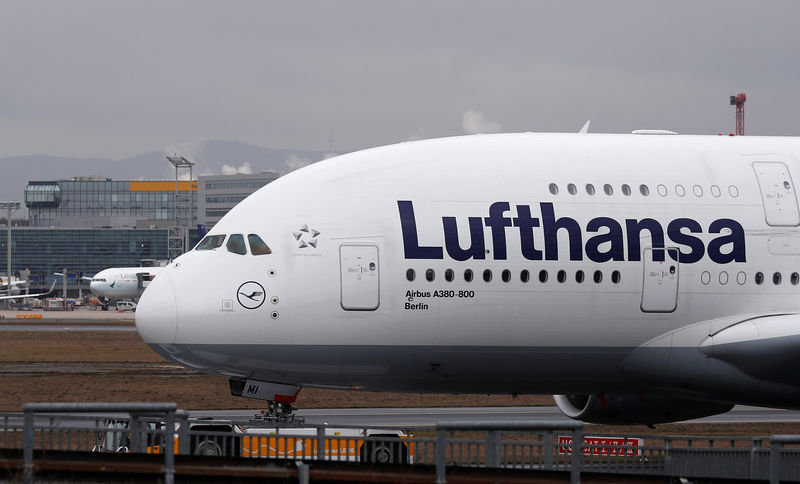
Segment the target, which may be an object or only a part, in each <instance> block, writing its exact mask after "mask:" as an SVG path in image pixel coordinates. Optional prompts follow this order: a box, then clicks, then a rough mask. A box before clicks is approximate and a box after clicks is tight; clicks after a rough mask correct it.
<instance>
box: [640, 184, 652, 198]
mask: <svg viewBox="0 0 800 484" xmlns="http://www.w3.org/2000/svg"><path fill="white" fill-rule="evenodd" d="M639 192H640V193H641V194H642V195H644V196H645V197H646V196H648V195H650V188H648V187H647V185H644V184H642V185H639Z"/></svg>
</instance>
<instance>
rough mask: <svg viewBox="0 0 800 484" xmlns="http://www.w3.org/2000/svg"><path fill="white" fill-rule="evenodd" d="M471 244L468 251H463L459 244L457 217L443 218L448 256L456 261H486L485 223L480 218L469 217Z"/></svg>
mask: <svg viewBox="0 0 800 484" xmlns="http://www.w3.org/2000/svg"><path fill="white" fill-rule="evenodd" d="M468 220H469V237H470V244H469V247H468V248H467V249H462V248H461V244H459V243H458V225H457V224H456V218H455V217H442V224H443V225H444V243H445V246H447V255H449V256H450V257H451V258H452V259H454V260H467V259H470V258H474V259H485V258H486V246H485V245H484V244H485V243H484V240H483V223H482V222H483V221H482V220H481V218H480V217H469V219H468Z"/></svg>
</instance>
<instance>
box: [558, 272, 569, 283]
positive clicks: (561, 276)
mask: <svg viewBox="0 0 800 484" xmlns="http://www.w3.org/2000/svg"><path fill="white" fill-rule="evenodd" d="M556 278H557V279H558V282H566V280H567V271H558V274H557V275H556Z"/></svg>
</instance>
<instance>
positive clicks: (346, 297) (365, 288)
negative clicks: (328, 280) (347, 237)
mask: <svg viewBox="0 0 800 484" xmlns="http://www.w3.org/2000/svg"><path fill="white" fill-rule="evenodd" d="M339 266H340V273H341V288H342V299H341V305H342V309H345V310H347V311H373V310H375V309H378V306H379V305H380V296H381V294H380V277H379V272H380V271H379V261H378V247H376V246H374V245H368V244H342V245H340V246H339Z"/></svg>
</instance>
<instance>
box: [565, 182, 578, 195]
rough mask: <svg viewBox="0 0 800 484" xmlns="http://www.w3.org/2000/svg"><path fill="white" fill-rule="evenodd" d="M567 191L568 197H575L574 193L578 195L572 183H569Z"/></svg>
mask: <svg viewBox="0 0 800 484" xmlns="http://www.w3.org/2000/svg"><path fill="white" fill-rule="evenodd" d="M567 191H568V192H569V194H570V195H575V194H576V193H578V187H576V186H575V184H574V183H570V184H569V185H567Z"/></svg>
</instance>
